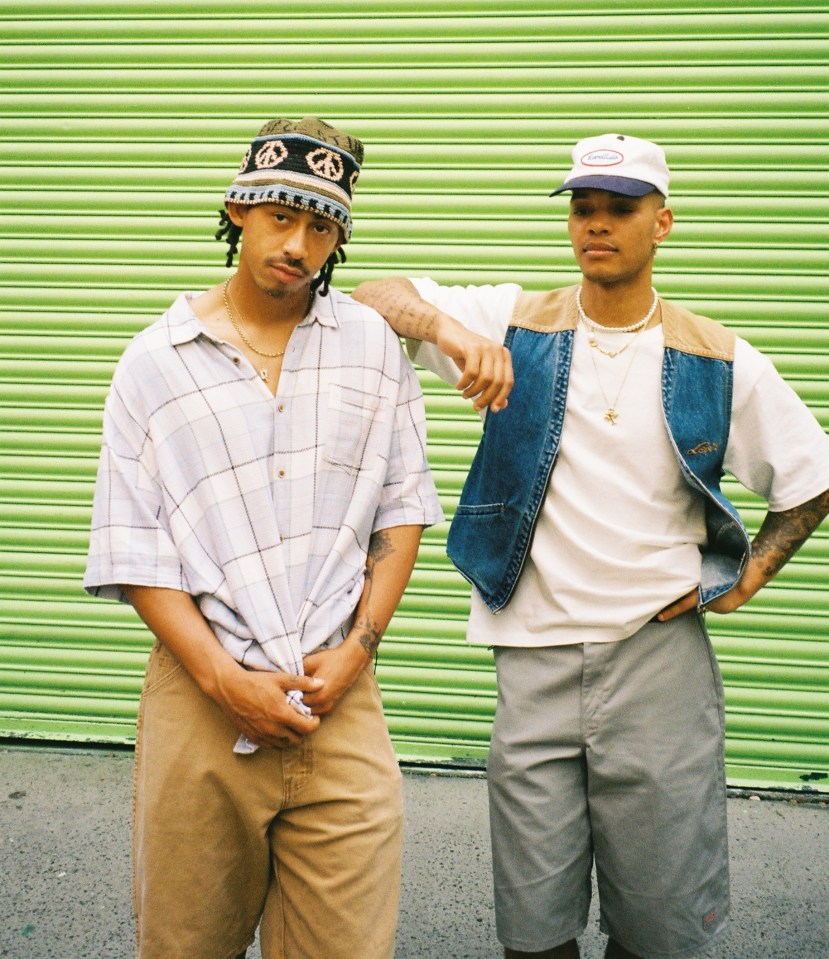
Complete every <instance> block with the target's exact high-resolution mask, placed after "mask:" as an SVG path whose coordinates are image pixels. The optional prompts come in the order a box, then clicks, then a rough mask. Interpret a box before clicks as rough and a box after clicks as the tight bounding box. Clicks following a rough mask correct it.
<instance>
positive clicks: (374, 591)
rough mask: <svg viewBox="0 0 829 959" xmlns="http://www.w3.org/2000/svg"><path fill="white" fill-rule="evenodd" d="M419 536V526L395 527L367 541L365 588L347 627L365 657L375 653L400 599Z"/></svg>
mask: <svg viewBox="0 0 829 959" xmlns="http://www.w3.org/2000/svg"><path fill="white" fill-rule="evenodd" d="M422 533H423V527H422V526H395V527H393V528H391V529H384V530H380V531H378V532H377V533H374V534H373V535H372V537H371V540H370V541H369V547H368V557H367V559H366V579H365V585H364V586H363V593H362V595H361V597H360V601H359V602H358V603H357V608H356V610H355V611H354V624H353V626H352V628H351V633H352V634H353V635H355V636H356V637H357V639H358V640H359V642H360V645H361V646H362V647H363V649H364V650H365V652H366V653H367V655H369V656H373V655H374V653H375V652H376V651H377V647H378V646H379V645H380V640H381V639H382V638H383V634H384V633H385V631H386V628H387V627H388V625H389V623H390V622H391V618H392V616H393V615H394V611H395V610H396V609H397V606H398V604H399V602H400V599H401V598H402V596H403V592H404V590H405V589H406V585H407V583H408V582H409V577H410V576H411V574H412V569H413V568H414V563H415V559H416V558H417V548H418V545H419V543H420V537H421V535H422Z"/></svg>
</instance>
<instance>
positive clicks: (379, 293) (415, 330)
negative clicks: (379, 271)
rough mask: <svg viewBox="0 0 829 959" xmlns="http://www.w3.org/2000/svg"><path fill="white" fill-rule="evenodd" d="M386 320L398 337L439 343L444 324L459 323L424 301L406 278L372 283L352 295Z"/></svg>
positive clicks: (362, 286) (366, 283)
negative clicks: (441, 328) (439, 335)
mask: <svg viewBox="0 0 829 959" xmlns="http://www.w3.org/2000/svg"><path fill="white" fill-rule="evenodd" d="M351 295H352V296H353V297H354V299H355V300H359V302H360V303H365V304H366V306H370V307H371V308H372V309H374V310H377V312H378V313H379V314H380V315H381V316H382V317H384V318H385V320H386V322H387V323H388V324H389V326H390V327H391V328H392V329H393V330H394V332H395V333H397V334H398V336H406V337H409V338H410V339H413V340H424V341H425V342H427V343H437V340H438V334H439V330H440V327H441V325H442V324H443V325H445V324H452V323H457V320H453V319H452V318H451V317H449V316H447V315H446V314H445V313H442V312H441V311H440V310H439V309H438V308H437V307H435V306H432V304H431V303H427V302H426V300H424V299H422V297H421V296H420V294H419V293H418V292H417V290H416V289H415V287H414V285H413V284H412V283H411V282H410V281H409V280H407V279H405V278H403V277H391V278H389V279H387V280H368V281H366V282H365V283H361V284H360V285H359V286H358V287H357V289H356V290H354V292H353V293H352V294H351Z"/></svg>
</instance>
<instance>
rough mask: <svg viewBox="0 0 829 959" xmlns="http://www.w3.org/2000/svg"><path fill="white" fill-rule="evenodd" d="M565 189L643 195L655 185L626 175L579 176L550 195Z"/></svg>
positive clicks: (555, 194) (651, 190)
mask: <svg viewBox="0 0 829 959" xmlns="http://www.w3.org/2000/svg"><path fill="white" fill-rule="evenodd" d="M567 190H607V191H608V192H609V193H621V194H622V195H623V196H644V195H645V194H646V193H652V192H653V191H654V190H656V187H655V186H654V185H653V184H652V183H646V182H645V181H644V180H632V179H631V178H630V177H626V176H580V177H576V178H575V179H573V180H568V181H567V182H566V183H563V184H562V185H561V186H560V187H559V188H558V189H557V190H553V192H552V193H551V194H550V196H558V194H559V193H565V192H566V191H567Z"/></svg>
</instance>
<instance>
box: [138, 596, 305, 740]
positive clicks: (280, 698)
mask: <svg viewBox="0 0 829 959" xmlns="http://www.w3.org/2000/svg"><path fill="white" fill-rule="evenodd" d="M123 588H124V592H125V593H126V596H127V598H128V599H129V601H130V603H131V604H132V606H133V607H134V609H135V611H136V612H137V613H138V615H139V616H140V617H141V619H143V620H144V622H145V623H146V624H147V626H148V627H149V628H150V630H152V632H153V633H154V634H155V636H156V637H157V638H158V639H159V640H160V641H161V642H162V643H164V645H165V646H166V647H167V648H168V649H169V650H170V652H171V653H172V654H173V655H174V656H175V657H176V659H177V660H178V661H179V662H180V663H181V665H182V667H183V668H184V669H185V670H186V672H187V673H189V674H190V676H191V677H192V678H193V680H194V682H195V683H196V685H197V686H198V687H199V689H201V691H202V692H203V693H204V694H205V695H206V696H208V697H210V699H212V700H213V701H214V702H215V703H216V704H217V705H218V706H219V707H220V708H221V709H222V710H223V711H224V712H225V714H226V715H228V716H229V717H230V718H231V719H232V720H233V722H234V723H235V724H236V726H237V727H238V729H239V731H240V732H242V733H244V734H245V736H247V738H248V739H249V740H251V742H254V743H259V744H260V745H268V746H277V747H282V746H286V745H289V744H296V743H298V742H300V740H301V739H302V738H303V737H304V736H307V735H308V733H310V732H313V731H314V730H315V729H316V728H317V726H318V725H319V720H318V719H316V718H314V717H309V716H303V715H301V714H300V713H299V712H298V711H297V710H296V709H294V707H293V706H292V705H291V704H290V703H289V702H288V700H287V697H286V693H287V691H288V690H300V691H303V692H316V691H318V690H319V689H320V687H321V686H322V685H323V684H322V683H321V682H320V681H319V680H318V679H315V678H313V677H309V676H294V675H292V674H289V673H279V672H250V671H248V670H246V669H244V668H243V667H242V666H240V665H239V664H238V663H237V662H236V661H235V660H234V659H233V657H232V656H231V655H230V654H229V653H228V652H227V651H226V650H225V649H224V648H223V647H222V645H221V644H220V643H219V641H218V639H217V638H216V635H215V634H214V632H213V630H212V629H211V628H210V625H209V624H208V622H207V620H206V619H205V618H204V617H203V616H202V614H201V611H200V610H199V608H198V606H197V605H196V603H195V601H194V599H193V597H192V596H189V595H188V594H187V593H183V592H180V591H179V590H174V589H158V588H156V587H149V586H129V585H125V586H124V587H123Z"/></svg>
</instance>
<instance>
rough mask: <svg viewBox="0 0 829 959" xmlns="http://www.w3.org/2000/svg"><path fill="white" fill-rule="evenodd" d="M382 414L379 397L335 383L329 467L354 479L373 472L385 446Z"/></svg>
mask: <svg viewBox="0 0 829 959" xmlns="http://www.w3.org/2000/svg"><path fill="white" fill-rule="evenodd" d="M381 413H382V408H381V398H380V397H379V396H377V395H376V394H372V393H366V392H365V391H363V390H360V389H355V388H354V387H352V386H344V385H341V384H339V383H332V384H331V386H330V388H329V391H328V410H327V417H326V423H325V447H324V450H323V458H324V460H325V462H326V464H327V465H328V466H329V467H330V468H332V469H334V470H338V471H342V472H344V473H347V474H349V475H351V476H357V475H358V474H359V473H361V472H365V471H366V470H371V469H372V467H373V466H374V465H375V464H376V461H377V457H378V454H379V453H380V451H381V446H382V435H383V433H384V430H383V428H382V422H381V420H382V416H381Z"/></svg>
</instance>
